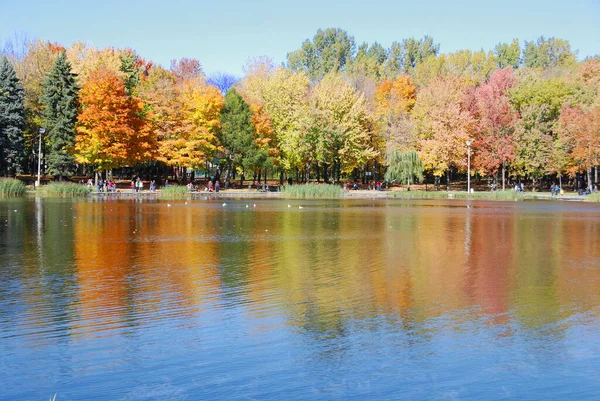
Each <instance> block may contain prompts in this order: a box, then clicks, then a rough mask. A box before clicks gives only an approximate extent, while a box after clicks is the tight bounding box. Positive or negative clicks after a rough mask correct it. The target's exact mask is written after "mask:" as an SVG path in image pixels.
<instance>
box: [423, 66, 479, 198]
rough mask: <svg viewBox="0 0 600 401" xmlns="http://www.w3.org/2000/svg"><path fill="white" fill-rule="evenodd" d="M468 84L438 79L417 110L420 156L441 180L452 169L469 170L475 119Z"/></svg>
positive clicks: (451, 77)
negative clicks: (468, 99)
mask: <svg viewBox="0 0 600 401" xmlns="http://www.w3.org/2000/svg"><path fill="white" fill-rule="evenodd" d="M466 88H467V85H466V83H465V81H464V80H463V79H461V78H459V77H456V76H452V75H450V76H446V77H439V78H435V79H434V80H433V81H432V82H431V83H430V85H429V86H428V87H426V88H423V89H422V90H421V91H420V92H419V97H418V98H417V101H416V103H415V107H414V109H413V117H414V121H415V130H416V134H417V136H418V139H419V153H420V156H421V159H422V160H423V167H424V169H425V170H429V171H431V172H433V174H434V176H436V177H441V176H442V175H443V174H444V173H447V185H448V187H449V185H450V169H451V168H452V167H454V168H456V169H458V170H463V169H464V168H465V167H466V160H467V146H466V145H465V142H466V141H467V140H468V139H470V138H471V137H472V131H473V120H472V117H471V115H470V114H469V112H468V110H466V107H465V105H464V103H463V102H464V99H465V94H466Z"/></svg>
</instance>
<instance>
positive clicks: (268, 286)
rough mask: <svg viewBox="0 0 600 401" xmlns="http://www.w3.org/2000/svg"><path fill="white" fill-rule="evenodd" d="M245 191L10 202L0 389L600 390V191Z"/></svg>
mask: <svg viewBox="0 0 600 401" xmlns="http://www.w3.org/2000/svg"><path fill="white" fill-rule="evenodd" d="M244 202H245V201H228V205H227V208H228V209H227V210H223V207H222V205H221V202H219V203H218V204H217V202H213V203H205V202H204V203H203V202H195V203H190V204H189V205H184V204H182V203H181V204H180V203H177V204H174V206H173V207H171V208H168V209H167V208H166V206H165V205H164V204H162V203H160V202H153V203H143V202H142V203H129V202H115V203H110V204H109V203H87V202H75V203H69V202H59V201H54V202H49V203H44V204H43V205H41V207H40V205H33V204H28V203H22V204H19V205H17V206H15V208H17V210H18V212H16V213H17V215H18V216H19V217H15V216H12V217H11V220H10V221H11V222H10V224H9V225H7V226H5V228H4V229H3V231H0V247H1V248H0V249H1V250H2V253H3V254H6V256H7V257H6V258H5V259H3V261H2V262H0V267H1V268H2V270H0V272H1V273H0V278H1V282H2V286H1V289H0V307H1V308H0V310H1V311H0V322H1V323H2V324H1V325H0V355H2V357H1V360H0V374H2V376H3V377H9V378H10V380H9V381H8V384H7V386H6V388H5V391H4V394H6V396H7V397H10V398H11V399H39V398H40V397H42V399H43V397H46V396H48V397H50V396H51V395H53V394H54V393H58V396H57V399H64V400H69V399H85V398H86V397H87V398H90V397H91V398H94V399H107V400H109V399H110V400H112V399H119V398H122V399H129V400H135V399H156V398H160V399H198V397H199V396H201V397H202V398H205V399H238V398H240V399H242V398H245V397H254V398H257V399H282V398H283V399H307V398H311V399H348V398H352V397H355V398H356V399H448V398H449V399H540V398H544V399H557V400H558V399H592V397H594V396H595V394H597V392H598V390H600V386H599V385H598V384H597V383H599V382H598V370H597V366H600V363H599V362H600V361H599V359H600V358H599V357H598V355H600V353H599V352H598V351H599V349H598V348H599V347H600V336H599V335H598V332H599V331H598V329H600V318H599V316H598V312H599V309H598V301H599V300H600V295H599V291H598V289H599V288H598V285H599V284H600V281H599V279H600V277H599V274H598V272H599V271H600V270H599V265H598V260H600V257H599V256H600V248H599V246H598V245H597V244H596V241H595V240H596V239H597V238H598V236H597V235H598V234H599V233H598V230H600V228H598V224H597V223H598V221H597V220H598V218H599V216H600V213H599V212H598V211H597V209H596V208H594V207H592V206H588V205H576V206H575V205H573V206H571V205H567V206H565V204H557V203H555V202H553V203H552V204H551V205H547V204H546V203H541V204H540V207H539V208H535V207H533V206H532V205H535V204H532V203H519V204H512V203H500V204H498V203H485V202H479V203H477V204H476V205H475V207H472V208H469V209H467V208H464V207H460V205H461V203H460V201H457V202H452V204H451V206H452V207H451V208H447V207H445V206H444V202H440V201H430V202H424V207H422V208H419V207H418V205H419V202H411V203H410V204H409V205H407V206H409V207H404V204H403V203H402V202H387V203H386V202H381V201H369V202H364V204H362V207H358V206H357V204H356V203H352V205H351V207H347V206H349V205H348V204H345V203H344V202H342V203H337V202H331V201H329V202H319V201H314V202H307V201H304V205H305V208H304V209H302V211H299V210H298V209H295V210H289V209H288V208H287V202H285V203H284V202H278V201H273V202H270V203H264V202H263V203H259V210H257V211H247V210H246V208H245V203H244ZM374 202H375V203H374ZM358 203H359V204H360V201H359V202H358ZM497 205H499V206H497ZM0 206H2V205H1V204H0ZM186 206H189V207H186ZM457 206H458V207H457ZM11 207H12V206H11ZM2 209H6V210H8V209H7V208H2V207H0V218H4V219H5V220H8V217H9V216H8V215H7V211H5V210H2ZM11 213H15V212H14V211H11ZM36 213H37V214H36ZM39 213H42V214H44V215H43V218H42V219H40V215H39ZM583 213H586V215H587V216H588V219H582V218H581V216H582V214H583ZM544 216H545V218H544ZM550 216H552V217H553V218H552V219H550V218H548V217H550ZM40 221H41V222H42V224H43V233H44V235H43V236H42V242H41V244H42V245H41V247H40V246H39V236H38V231H37V225H38V223H39V222H40ZM52 232H59V233H60V235H59V236H58V237H57V236H52V235H51V234H52ZM574 233H576V236H574ZM17 234H18V235H17ZM467 245H468V246H467ZM56 247H62V248H60V249H56ZM49 248H52V249H49ZM555 248H558V249H555ZM38 253H40V254H43V256H44V260H45V262H46V263H44V264H39V260H40V259H39V256H40V255H38ZM557 258H558V259H557ZM7 261H9V262H8V264H7ZM32 383H34V384H32Z"/></svg>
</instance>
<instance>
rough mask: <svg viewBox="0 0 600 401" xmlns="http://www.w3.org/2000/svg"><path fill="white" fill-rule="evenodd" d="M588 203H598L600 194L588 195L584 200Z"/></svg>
mask: <svg viewBox="0 0 600 401" xmlns="http://www.w3.org/2000/svg"><path fill="white" fill-rule="evenodd" d="M586 200H587V201H588V202H600V192H594V193H593V194H589V195H588V196H587V199H586Z"/></svg>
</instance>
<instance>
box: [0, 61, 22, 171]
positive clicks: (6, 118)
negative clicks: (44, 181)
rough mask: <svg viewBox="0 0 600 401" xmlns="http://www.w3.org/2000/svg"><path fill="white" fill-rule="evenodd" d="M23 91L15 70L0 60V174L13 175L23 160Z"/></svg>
mask: <svg viewBox="0 0 600 401" xmlns="http://www.w3.org/2000/svg"><path fill="white" fill-rule="evenodd" d="M24 103H25V91H24V89H23V85H22V84H21V82H20V81H19V79H18V78H17V74H16V73H15V69H14V68H13V66H12V64H11V63H10V62H9V61H8V59H7V58H6V57H5V56H2V57H1V58H0V174H5V175H13V174H15V173H16V172H17V171H19V170H20V161H21V159H22V158H23V150H24V147H23V127H24V125H25V106H24Z"/></svg>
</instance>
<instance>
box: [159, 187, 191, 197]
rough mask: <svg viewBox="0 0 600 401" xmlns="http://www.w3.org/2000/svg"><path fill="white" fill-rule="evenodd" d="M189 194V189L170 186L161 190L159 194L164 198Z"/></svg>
mask: <svg viewBox="0 0 600 401" xmlns="http://www.w3.org/2000/svg"><path fill="white" fill-rule="evenodd" d="M189 193H190V191H189V190H188V188H187V187H186V186H183V185H169V186H168V187H164V188H161V190H160V192H159V194H160V196H162V197H180V196H187V195H188V194H189Z"/></svg>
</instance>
